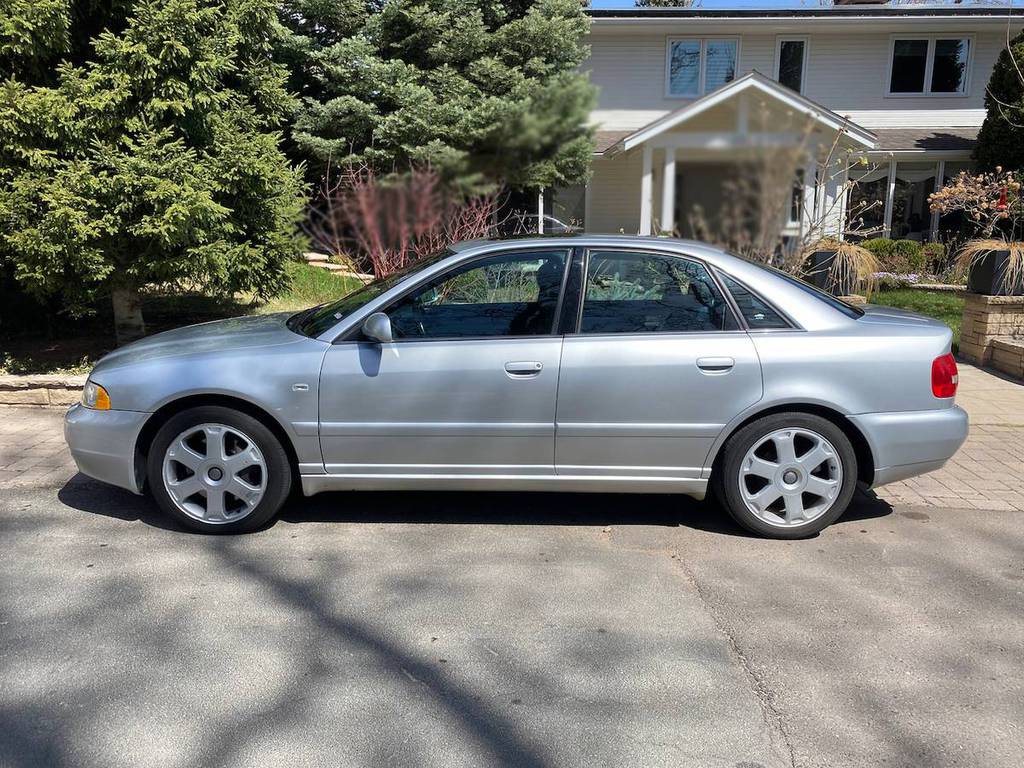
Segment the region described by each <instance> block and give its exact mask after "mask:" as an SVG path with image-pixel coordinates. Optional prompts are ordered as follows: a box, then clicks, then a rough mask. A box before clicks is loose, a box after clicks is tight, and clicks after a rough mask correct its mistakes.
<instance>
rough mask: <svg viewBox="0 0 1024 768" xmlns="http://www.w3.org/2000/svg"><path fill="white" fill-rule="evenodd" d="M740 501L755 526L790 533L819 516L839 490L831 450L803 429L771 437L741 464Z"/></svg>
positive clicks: (757, 444)
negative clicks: (764, 525) (760, 523)
mask: <svg viewBox="0 0 1024 768" xmlns="http://www.w3.org/2000/svg"><path fill="white" fill-rule="evenodd" d="M738 479H739V484H740V496H741V497H742V499H743V503H744V504H745V505H746V507H747V509H749V510H750V511H751V512H752V513H753V514H754V515H755V516H756V517H757V518H758V519H759V520H762V521H764V522H765V523H768V524H769V525H773V526H777V527H783V528H790V527H795V526H799V525H805V524H807V523H809V522H811V521H812V520H816V519H817V518H819V517H821V516H822V515H824V514H825V513H826V512H828V511H829V509H831V508H832V506H833V505H834V504H835V501H836V498H837V497H838V496H839V491H840V489H841V488H842V486H843V466H842V462H841V461H840V460H839V454H838V453H837V451H836V449H835V447H834V446H833V445H832V444H831V443H830V442H829V441H828V440H826V439H825V438H824V437H823V436H822V435H820V434H818V433H817V432H815V431H813V430H810V429H805V428H789V429H779V430H776V431H774V432H771V433H769V434H767V435H765V436H764V437H762V438H761V439H759V440H758V441H757V442H755V443H754V445H753V446H752V447H751V448H750V450H748V451H747V453H746V455H745V456H744V457H743V461H742V462H741V463H740V472H739V478H738Z"/></svg>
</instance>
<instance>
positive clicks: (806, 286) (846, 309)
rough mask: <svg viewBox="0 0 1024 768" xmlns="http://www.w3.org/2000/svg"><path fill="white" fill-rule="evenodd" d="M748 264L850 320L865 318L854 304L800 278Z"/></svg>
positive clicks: (773, 269) (777, 270)
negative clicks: (770, 274)
mask: <svg viewBox="0 0 1024 768" xmlns="http://www.w3.org/2000/svg"><path fill="white" fill-rule="evenodd" d="M748 263H749V264H753V265H754V266H755V267H758V268H760V269H763V270H765V271H766V272H771V273H772V274H773V275H775V276H776V277H781V278H782V279H783V280H785V281H786V282H787V283H789V284H790V285H793V286H796V287H797V288H799V289H800V290H801V291H803V292H804V293H809V294H810V295H811V296H813V297H814V298H816V299H818V300H819V301H823V302H825V303H826V304H828V305H829V306H830V307H832V309H835V310H838V311H839V312H842V313H843V314H844V315H846V316H847V317H849V318H852V319H854V320H856V319H857V318H859V317H863V316H864V310H863V309H860V308H859V307H855V306H853V305H852V304H847V303H846V302H845V301H840V300H839V299H837V298H836V297H835V296H833V295H832V294H831V293H828V292H827V291H823V290H821V289H820V288H816V287H815V286H813V285H811V284H810V283H805V282H804V281H803V280H801V279H800V278H799V277H793V275H791V274H789V273H788V272H783V271H782V270H781V269H776V268H775V267H769V266H768V265H767V264H758V263H756V262H753V261H751V262H748Z"/></svg>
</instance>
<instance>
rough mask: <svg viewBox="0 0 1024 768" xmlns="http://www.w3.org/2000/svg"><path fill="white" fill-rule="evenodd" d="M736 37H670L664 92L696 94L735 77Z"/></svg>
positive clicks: (737, 52) (736, 59)
mask: <svg viewBox="0 0 1024 768" xmlns="http://www.w3.org/2000/svg"><path fill="white" fill-rule="evenodd" d="M738 61H739V41H738V40H736V39H735V38H714V39H700V38H689V39H678V40H669V44H668V67H667V70H668V71H667V82H668V87H667V89H666V93H667V95H669V96H678V97H697V96H700V95H701V94H703V93H708V92H709V91H713V90H715V89H716V88H720V87H721V86H723V85H725V84H726V83H728V82H731V81H732V80H735V79H736V66H737V62H738Z"/></svg>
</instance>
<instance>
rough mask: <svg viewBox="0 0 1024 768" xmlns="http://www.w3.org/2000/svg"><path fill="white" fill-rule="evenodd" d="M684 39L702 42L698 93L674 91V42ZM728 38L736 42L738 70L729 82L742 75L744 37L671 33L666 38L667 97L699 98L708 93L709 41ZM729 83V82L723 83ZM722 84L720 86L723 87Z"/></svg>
mask: <svg viewBox="0 0 1024 768" xmlns="http://www.w3.org/2000/svg"><path fill="white" fill-rule="evenodd" d="M684 40H696V41H697V42H699V43H700V57H699V59H698V61H697V66H698V67H699V69H698V71H697V92H696V93H672V43H674V42H681V41H684ZM722 40H726V41H729V42H732V43H735V44H736V65H735V67H736V71H735V72H734V74H733V79H732V80H730V81H729V82H730V83H731V82H733V81H735V80H738V79H739V77H740V56H741V54H742V45H743V39H742V37H741V36H740V35H708V36H706V37H705V36H701V35H669V36H668V37H666V38H665V73H664V74H665V98H666V99H699V98H700V97H701V96H705V95H707V93H708V90H707V88H706V83H707V55H708V42H709V41H710V42H718V41H722ZM723 85H727V83H723ZM721 87H722V86H719V88H721Z"/></svg>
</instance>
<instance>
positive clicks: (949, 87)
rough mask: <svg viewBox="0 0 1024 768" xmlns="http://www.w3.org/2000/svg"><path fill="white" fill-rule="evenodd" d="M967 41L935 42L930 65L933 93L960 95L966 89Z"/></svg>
mask: <svg viewBox="0 0 1024 768" xmlns="http://www.w3.org/2000/svg"><path fill="white" fill-rule="evenodd" d="M970 45H971V43H970V41H969V40H936V41H935V61H934V62H933V63H932V91H933V92H934V93H962V92H963V91H964V90H965V89H966V87H967V57H968V54H969V53H970Z"/></svg>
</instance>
